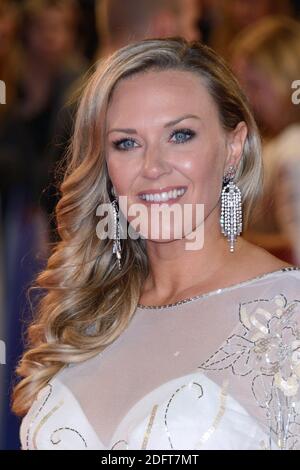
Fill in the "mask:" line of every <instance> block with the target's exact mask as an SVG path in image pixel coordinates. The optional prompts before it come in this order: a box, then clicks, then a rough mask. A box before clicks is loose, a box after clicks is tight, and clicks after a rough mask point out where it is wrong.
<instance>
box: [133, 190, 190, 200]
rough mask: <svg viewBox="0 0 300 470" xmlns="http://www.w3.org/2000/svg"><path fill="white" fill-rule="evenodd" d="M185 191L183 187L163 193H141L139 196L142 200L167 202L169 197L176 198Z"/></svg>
mask: <svg viewBox="0 0 300 470" xmlns="http://www.w3.org/2000/svg"><path fill="white" fill-rule="evenodd" d="M185 191H186V189H185V188H180V189H173V190H171V191H169V192H163V193H154V194H141V195H140V196H139V197H140V198H141V199H143V200H144V201H150V202H151V201H152V202H153V201H154V202H167V201H168V200H169V199H176V198H177V197H179V196H182V195H183V194H184V193H185Z"/></svg>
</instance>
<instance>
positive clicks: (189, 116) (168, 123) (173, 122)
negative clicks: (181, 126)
mask: <svg viewBox="0 0 300 470" xmlns="http://www.w3.org/2000/svg"><path fill="white" fill-rule="evenodd" d="M188 118H194V119H200V120H201V118H200V117H199V116H196V114H185V115H184V116H181V117H179V118H177V119H174V120H173V121H169V122H167V123H166V124H165V125H164V128H166V127H170V126H174V125H175V124H177V123H178V122H180V121H183V120H184V119H188ZM113 131H118V132H125V133H126V134H137V131H136V129H131V128H128V129H120V128H113V129H110V130H109V131H108V132H107V134H110V133H111V132H113Z"/></svg>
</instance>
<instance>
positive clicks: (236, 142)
mask: <svg viewBox="0 0 300 470" xmlns="http://www.w3.org/2000/svg"><path fill="white" fill-rule="evenodd" d="M247 134H248V128H247V125H246V123H245V122H244V121H241V122H239V123H238V124H237V126H236V128H235V129H234V130H233V131H230V132H229V133H228V135H227V158H226V162H225V168H226V169H227V168H228V167H229V166H231V165H232V166H234V167H235V168H237V166H238V164H239V162H240V159H241V157H242V155H243V149H244V145H245V141H246V137H247Z"/></svg>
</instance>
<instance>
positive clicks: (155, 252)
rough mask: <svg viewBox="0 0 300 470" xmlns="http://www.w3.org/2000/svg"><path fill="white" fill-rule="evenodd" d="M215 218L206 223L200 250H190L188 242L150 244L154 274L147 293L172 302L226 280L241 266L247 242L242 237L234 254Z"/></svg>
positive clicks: (183, 240)
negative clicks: (217, 280)
mask: <svg viewBox="0 0 300 470" xmlns="http://www.w3.org/2000/svg"><path fill="white" fill-rule="evenodd" d="M211 216H212V214H210V217H208V218H207V219H206V220H205V221H204V227H203V231H204V243H203V247H202V248H200V249H199V248H197V249H196V250H189V249H186V246H187V245H186V243H188V244H189V243H191V241H190V240H189V241H188V240H187V239H186V238H182V239H180V240H174V241H171V242H165V243H163V242H153V241H147V255H148V259H149V266H150V270H149V276H148V278H147V279H146V281H145V284H144V289H143V291H144V293H148V292H151V293H152V294H153V295H154V296H157V297H159V298H168V297H172V296H173V295H175V294H176V293H177V294H178V293H179V292H184V291H186V290H188V289H189V288H191V287H193V286H194V285H197V286H199V285H202V286H203V287H205V286H208V285H209V284H210V283H211V282H212V280H213V279H214V278H215V275H217V276H218V278H219V277H220V273H222V275H223V276H226V272H230V269H232V266H233V265H234V264H235V263H236V264H238V262H237V260H239V259H240V252H241V249H242V247H243V246H244V245H243V244H244V241H243V240H242V239H241V238H240V237H238V239H237V241H236V246H235V250H234V252H233V253H232V252H230V251H229V243H228V241H227V239H226V238H225V237H224V235H223V234H222V233H221V230H220V228H219V224H218V217H219V216H218V214H217V213H216V211H215V214H214V216H213V217H211ZM245 243H246V242H245Z"/></svg>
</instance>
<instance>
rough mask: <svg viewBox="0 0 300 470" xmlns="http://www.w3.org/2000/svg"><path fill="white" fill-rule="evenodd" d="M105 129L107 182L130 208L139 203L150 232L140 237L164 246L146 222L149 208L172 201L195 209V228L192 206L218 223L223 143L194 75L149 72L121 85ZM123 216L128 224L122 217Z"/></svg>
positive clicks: (207, 98)
mask: <svg viewBox="0 0 300 470" xmlns="http://www.w3.org/2000/svg"><path fill="white" fill-rule="evenodd" d="M106 129H107V134H106V135H107V137H106V160H107V167H108V172H109V176H110V179H111V181H112V184H113V186H114V188H115V191H116V193H117V195H118V196H127V205H128V209H129V208H130V207H131V206H132V205H133V204H137V203H138V204H143V205H144V208H145V210H146V211H147V214H148V221H149V230H148V232H147V233H144V232H143V230H140V232H141V233H142V234H143V236H145V238H148V239H153V238H155V240H161V241H162V238H161V227H158V226H153V221H152V223H151V212H150V209H151V208H150V205H151V204H152V205H154V204H155V205H157V204H161V203H162V202H164V201H166V202H167V204H169V205H170V204H173V203H174V202H176V203H178V204H180V205H181V206H182V209H183V206H184V204H193V206H192V207H193V230H194V229H195V228H196V226H195V221H196V218H195V212H194V211H195V204H197V203H198V204H204V217H205V218H206V217H210V218H215V219H216V221H218V218H219V198H220V193H221V189H222V187H221V186H222V176H223V174H224V166H225V160H226V157H227V156H228V154H229V150H228V148H229V146H228V143H229V140H228V139H227V133H225V131H224V130H223V128H222V127H221V123H220V120H219V116H218V109H217V107H216V105H215V103H214V101H213V99H212V98H211V96H210V95H209V93H208V91H207V89H206V87H205V86H204V85H203V84H202V82H201V79H200V78H199V76H197V75H196V74H194V73H191V72H186V71H177V70H168V71H160V72H156V71H147V72H146V73H142V74H136V75H134V76H131V77H129V78H126V79H123V80H121V81H120V82H119V83H118V84H117V86H116V88H115V90H114V92H113V95H112V98H111V102H110V104H109V108H108V112H107V122H106ZM236 141H239V139H238V137H236ZM238 147H239V146H238V145H235V146H234V141H232V147H231V148H232V149H235V150H233V151H232V153H233V154H234V153H235V154H237V153H239V150H240V151H241V147H240V148H238ZM231 163H232V162H229V163H228V164H231ZM227 166H228V165H227ZM174 189H175V190H176V189H178V190H179V191H178V192H176V191H175V192H174ZM153 193H154V195H153ZM182 193H183V194H182ZM150 194H152V196H150ZM174 196H175V199H174ZM147 199H154V200H153V201H147ZM121 209H122V207H121ZM122 211H123V209H122ZM125 216H126V218H127V219H128V221H129V222H130V221H131V219H132V217H130V216H128V212H127V214H125ZM176 223H177V224H178V223H181V224H182V222H178V221H177V222H175V223H172V220H171V221H170V236H171V239H173V238H174V234H175V233H178V232H176V231H175V230H178V227H175V224H176ZM215 226H216V228H217V224H215ZM179 231H180V230H179ZM181 233H183V231H182V227H181ZM154 234H155V235H154ZM153 235H154V237H153ZM186 235H187V234H186Z"/></svg>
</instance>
